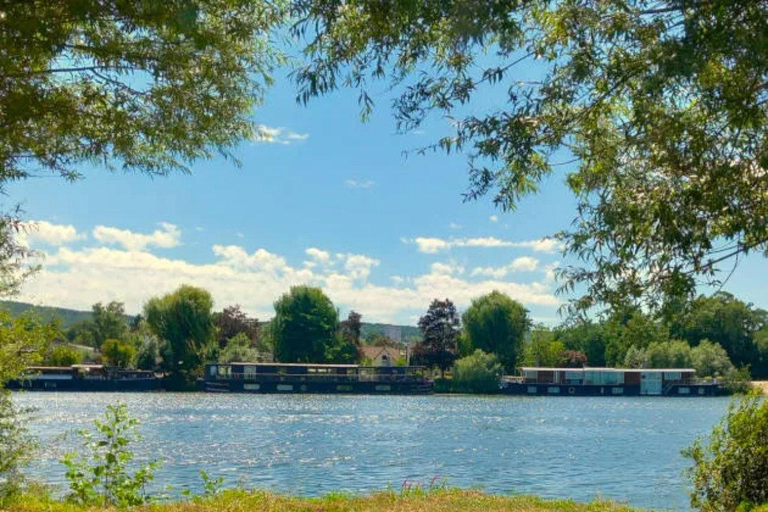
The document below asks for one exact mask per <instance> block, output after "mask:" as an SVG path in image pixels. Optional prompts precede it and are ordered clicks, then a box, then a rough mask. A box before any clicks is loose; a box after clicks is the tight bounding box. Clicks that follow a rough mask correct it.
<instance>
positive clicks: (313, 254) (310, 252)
mask: <svg viewBox="0 0 768 512" xmlns="http://www.w3.org/2000/svg"><path fill="white" fill-rule="evenodd" d="M304 252H305V253H306V255H307V256H309V257H310V258H312V259H313V260H314V261H316V262H317V263H323V264H327V263H329V262H330V260H331V254H330V253H329V252H328V251H323V250H320V249H318V248H316V247H310V248H309V249H307V250H306V251H304Z"/></svg>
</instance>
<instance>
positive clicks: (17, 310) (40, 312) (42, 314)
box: [0, 300, 133, 329]
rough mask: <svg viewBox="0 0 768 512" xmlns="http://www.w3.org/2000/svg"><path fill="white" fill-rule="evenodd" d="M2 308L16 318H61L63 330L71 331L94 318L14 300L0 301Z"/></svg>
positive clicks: (128, 319) (74, 310)
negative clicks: (21, 316)
mask: <svg viewBox="0 0 768 512" xmlns="http://www.w3.org/2000/svg"><path fill="white" fill-rule="evenodd" d="M0 308H2V309H5V310H7V311H9V312H10V313H11V316H14V317H16V316H20V315H23V314H24V313H32V314H34V315H36V316H38V317H39V318H41V319H42V320H44V321H48V320H51V319H53V318H59V319H60V320H61V326H62V328H63V329H69V328H70V327H72V326H73V325H75V324H77V323H80V322H83V321H85V320H91V318H92V315H91V312H90V311H78V310H76V309H67V308H57V307H54V306H36V305H34V304H28V303H26V302H16V301H13V300H2V301H0ZM125 319H126V321H128V322H130V321H131V320H132V319H133V317H132V316H130V315H125Z"/></svg>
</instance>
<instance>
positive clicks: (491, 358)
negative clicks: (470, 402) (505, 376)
mask: <svg viewBox="0 0 768 512" xmlns="http://www.w3.org/2000/svg"><path fill="white" fill-rule="evenodd" d="M501 374H502V367H501V363H500V362H499V360H498V358H497V357H496V356H495V355H494V354H486V353H485V352H483V351H482V350H480V349H477V350H475V351H474V352H473V353H472V355H469V356H467V357H462V358H461V359H459V360H458V361H456V364H455V365H454V367H453V381H452V382H453V391H456V392H459V393H494V392H498V391H499V376H500V375H501Z"/></svg>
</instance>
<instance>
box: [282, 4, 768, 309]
mask: <svg viewBox="0 0 768 512" xmlns="http://www.w3.org/2000/svg"><path fill="white" fill-rule="evenodd" d="M295 16H296V22H295V24H294V32H295V33H296V34H297V35H299V36H303V37H305V38H306V41H307V42H306V48H305V53H306V57H307V58H306V62H305V63H304V65H303V66H302V67H301V68H299V69H298V70H297V71H296V73H295V78H296V80H297V82H298V84H299V87H300V89H299V93H298V98H299V100H300V101H305V102H306V101H308V100H310V99H311V98H312V97H315V96H318V95H322V94H326V93H328V92H330V91H332V90H334V89H336V88H338V87H352V88H356V89H358V90H359V94H360V102H361V105H362V107H363V114H364V115H367V114H368V113H370V110H371V108H372V107H373V99H372V98H371V97H370V95H369V94H368V90H369V87H370V86H371V83H372V81H375V80H377V79H390V80H391V81H392V87H393V91H395V92H394V93H395V96H396V99H395V100H394V102H393V105H394V114H395V118H396V121H397V126H398V127H399V129H401V130H403V131H407V130H413V129H416V128H418V127H419V126H420V125H421V124H422V123H423V122H424V121H425V120H427V119H429V118H430V116H432V115H435V114H437V115H443V116H447V117H449V118H451V119H452V121H453V122H452V126H453V127H454V128H453V129H454V130H455V131H454V132H453V133H450V134H449V135H447V136H446V137H444V138H442V139H440V140H438V141H436V142H435V143H434V145H432V146H429V147H428V148H425V150H430V149H434V150H443V151H446V152H454V151H461V152H464V153H466V154H467V155H468V157H469V188H468V190H467V191H466V194H465V197H466V198H467V199H475V198H478V197H480V196H485V195H490V196H491V197H492V198H493V201H494V203H495V204H496V205H498V207H500V208H502V209H504V210H510V209H514V208H515V206H516V205H517V204H518V202H519V200H520V198H521V197H523V196H525V195H527V194H530V193H532V192H535V191H537V190H538V189H539V186H540V185H541V183H542V181H543V179H544V178H545V177H547V176H549V175H551V174H553V173H555V172H556V171H558V170H564V172H565V175H566V179H567V184H568V186H569V187H570V188H571V189H572V191H573V193H574V194H575V195H576V197H577V198H578V210H577V214H576V218H575V220H574V222H573V224H572V229H570V230H569V231H567V232H563V233H560V234H559V235H558V236H559V238H560V239H561V240H562V241H563V243H564V247H565V252H566V253H568V254H570V255H574V256H577V257H578V258H580V259H581V261H582V263H583V264H578V265H576V266H572V267H565V268H563V270H562V275H561V278H562V279H563V281H562V285H563V287H564V289H566V290H572V289H574V288H575V289H577V290H585V291H586V293H584V294H583V295H581V296H577V298H575V299H574V301H573V302H572V303H571V307H572V308H573V309H575V310H584V309H588V308H591V307H593V306H595V305H596V304H598V303H607V304H610V305H615V304H624V305H625V304H627V303H635V304H639V305H644V306H650V307H657V306H660V305H661V304H663V303H665V302H666V303H669V302H670V301H669V300H666V299H670V298H673V297H674V298H680V297H685V298H689V297H690V296H691V295H692V294H693V293H694V290H695V287H696V285H697V283H699V282H701V281H704V282H709V283H716V282H718V281H721V280H722V279H723V273H720V272H719V271H720V270H721V269H723V265H730V264H731V263H733V262H736V261H737V260H738V258H739V257H741V256H742V255H744V254H747V253H751V252H764V251H766V250H768V223H766V222H765V219H766V217H767V216H768V179H766V169H768V130H767V128H768V38H766V37H765V34H766V33H768V6H766V3H765V2H764V1H762V0H744V1H741V2H733V1H732V0H711V1H706V2H696V1H694V2H690V1H681V0H668V1H664V0H653V1H651V0H587V1H582V0H563V1H559V2H550V1H546V0H526V1H523V0H512V1H509V0H490V1H487V2H476V1H472V0H447V1H446V0H425V1H422V2H412V1H407V0H394V1H386V2H385V1H374V2H370V1H367V0H343V1H342V0H297V1H296V2H295ZM481 96H482V98H483V100H482V101H478V98H479V97H481ZM466 105H469V106H470V108H469V109H468V108H466ZM467 112H472V113H471V114H467ZM577 285H582V286H577Z"/></svg>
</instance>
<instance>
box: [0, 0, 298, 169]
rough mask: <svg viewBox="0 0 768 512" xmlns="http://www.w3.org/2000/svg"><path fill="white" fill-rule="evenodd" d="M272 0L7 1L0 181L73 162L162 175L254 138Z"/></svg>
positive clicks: (270, 58)
mask: <svg viewBox="0 0 768 512" xmlns="http://www.w3.org/2000/svg"><path fill="white" fill-rule="evenodd" d="M282 15H283V12H282V9H281V6H280V4H279V3H277V4H275V3H272V2H250V1H244V0H227V1H224V2H220V1H212V0H191V1H185V2H180V3H171V4H165V3H163V4H159V3H153V2H149V3H144V4H142V5H141V7H138V6H137V5H135V4H134V3H133V2H127V3H121V2H116V3H115V2H113V3H109V4H103V3H101V2H85V3H75V4H73V3H71V2H68V1H64V0H56V1H52V2H44V3H34V4H31V5H24V4H20V3H15V2H12V3H11V4H9V5H8V6H6V8H5V9H4V16H3V18H2V20H0V23H1V24H2V25H1V27H2V30H1V31H0V33H2V34H4V35H3V39H2V47H3V49H4V53H3V58H2V68H3V69H4V70H5V72H4V74H5V76H6V77H8V78H7V83H6V84H5V90H4V94H3V95H2V100H1V103H0V105H1V106H0V112H2V123H0V126H2V129H1V131H0V140H2V141H3V145H2V150H1V151H0V182H6V181H8V180H10V179H20V178H26V177H28V176H30V175H31V174H32V173H39V172H40V171H49V172H54V173H58V174H60V175H62V176H64V177H65V178H68V179H74V178H77V177H78V173H77V170H76V169H77V168H78V166H81V165H82V164H84V163H94V162H108V163H109V162H114V163H115V164H117V165H119V167H121V168H122V169H124V170H138V171H142V172H146V173H150V174H165V173H167V172H168V171H170V170H174V169H181V170H186V169H188V165H189V163H191V162H192V161H193V160H195V159H198V158H202V157H210V156H212V155H213V154H214V153H221V154H224V155H225V156H228V155H229V154H230V153H229V148H231V147H232V146H233V145H234V144H236V143H237V142H239V141H241V140H243V139H248V138H250V137H252V136H253V135H254V126H253V122H252V120H251V119H250V117H249V116H250V114H251V108H252V106H253V105H254V104H255V103H257V102H259V101H260V100H261V98H262V95H263V93H264V89H265V86H266V85H267V84H268V83H269V82H270V80H271V79H270V77H269V75H268V73H269V70H270V68H271V67H272V65H273V64H274V63H275V57H276V53H275V51H274V50H273V48H272V47H271V46H270V45H269V44H268V42H267V41H268V40H267V37H268V36H267V32H266V31H268V30H269V29H270V28H271V27H272V26H273V25H274V24H276V23H277V22H279V21H280V20H281V19H282Z"/></svg>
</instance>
